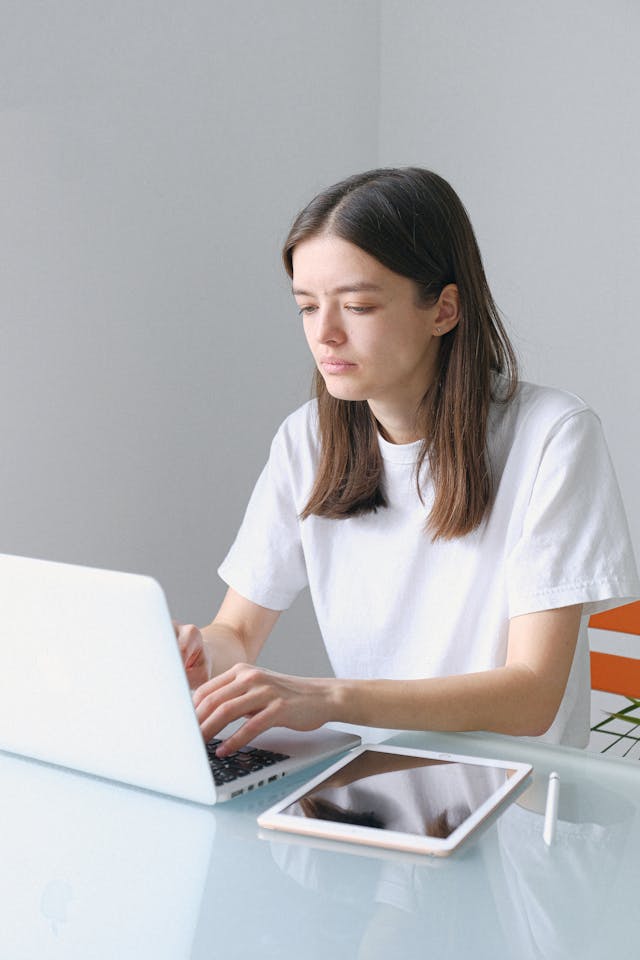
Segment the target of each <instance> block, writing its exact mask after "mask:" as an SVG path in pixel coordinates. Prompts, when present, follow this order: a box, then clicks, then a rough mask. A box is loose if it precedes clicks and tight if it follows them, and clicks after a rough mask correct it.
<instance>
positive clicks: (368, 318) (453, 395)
mask: <svg viewBox="0 0 640 960" xmlns="http://www.w3.org/2000/svg"><path fill="white" fill-rule="evenodd" d="M283 255H284V263H285V267H286V269H287V272H288V273H289V275H290V277H291V278H292V281H293V294H294V296H295V299H296V301H297V304H298V308H299V313H300V315H301V317H302V320H303V325H304V331H305V335H306V338H307V341H308V344H309V348H310V350H311V353H312V354H313V357H314V359H315V362H316V365H317V371H316V375H315V386H316V394H317V398H316V399H315V400H314V401H312V402H310V403H307V404H305V405H304V406H303V407H301V408H300V409H299V410H297V411H296V412H295V413H293V414H292V415H291V416H290V417H288V418H287V420H285V422H284V423H283V424H282V426H281V427H280V429H279V431H278V433H277V434H276V437H275V439H274V441H273V444H272V447H271V453H270V457H269V462H268V463H267V465H266V467H265V469H264V471H263V473H262V475H261V477H260V479H259V480H258V483H257V485H256V488H255V490H254V493H253V495H252V498H251V501H250V503H249V507H248V509H247V513H246V515H245V518H244V521H243V524H242V527H241V529H240V532H239V534H238V537H237V538H236V541H235V543H234V545H233V547H232V549H231V551H230V553H229V555H228V556H227V558H226V559H225V561H224V562H223V564H222V566H221V567H220V571H219V572H220V575H221V576H222V578H223V579H224V580H225V581H226V582H227V583H228V585H229V590H228V592H227V594H226V596H225V599H224V601H223V603H222V606H221V608H220V611H219V613H218V615H217V616H216V617H215V619H214V620H213V622H212V623H211V624H209V626H207V627H205V628H204V629H202V630H198V629H197V628H195V627H193V626H183V627H180V626H177V627H176V629H177V634H178V642H179V646H180V649H181V652H182V656H183V662H184V664H185V668H186V671H187V676H188V678H189V681H190V684H191V686H192V687H193V688H196V690H195V693H194V702H195V705H196V711H197V716H198V718H199V721H200V725H201V729H202V733H203V736H204V737H205V738H206V739H208V738H210V737H212V736H214V735H215V734H216V733H218V731H219V730H220V729H221V728H222V727H224V726H225V725H226V724H227V723H229V722H231V721H233V720H236V719H238V718H241V717H246V718H247V719H246V720H245V722H244V723H243V725H242V726H241V727H240V729H239V730H238V731H237V733H235V734H234V735H232V736H231V737H229V738H228V739H227V740H226V741H225V743H224V744H223V746H222V747H221V748H220V749H219V753H220V755H224V754H226V753H229V752H232V751H233V750H235V749H237V748H239V747H241V746H243V745H244V744H246V743H247V742H248V741H249V740H250V739H252V738H253V737H254V736H256V735H257V734H258V733H260V732H262V731H263V730H265V729H267V728H268V727H271V726H288V727H292V728H294V729H297V730H310V729H314V728H316V727H318V726H320V725H322V724H323V723H325V722H327V721H343V722H347V723H354V724H364V725H367V726H376V727H383V728H403V729H431V730H471V729H484V730H493V731H497V732H500V733H507V734H514V735H529V736H540V735H545V736H546V738H547V739H549V740H551V741H555V742H565V743H571V744H575V745H584V744H585V743H586V740H587V737H588V727H589V668H588V648H587V638H586V616H587V615H589V614H591V613H592V612H595V611H596V610H602V609H605V608H606V607H609V606H615V605H617V604H618V603H620V602H623V601H624V599H626V598H632V597H634V596H637V595H638V594H639V593H640V585H639V583H638V577H637V572H636V569H635V565H634V560H633V555H632V551H631V547H630V545H629V535H628V530H627V525H626V520H625V517H624V511H623V508H622V504H621V501H620V496H619V492H618V488H617V485H616V481H615V477H614V475H613V471H612V468H611V464H610V461H609V457H608V453H607V450H606V446H605V444H604V440H603V437H602V432H601V429H600V424H599V421H598V419H597V418H596V416H595V415H594V414H593V413H592V411H590V410H589V409H588V407H587V406H586V405H585V404H584V403H583V401H582V400H580V399H579V398H577V397H574V396H572V395H570V394H566V393H563V392H561V391H557V390H552V389H548V388H542V387H536V386H533V385H531V384H526V383H518V381H517V377H516V363H515V358H514V354H513V351H512V348H511V346H510V344H509V342H508V339H507V337H506V334H505V331H504V328H503V326H502V324H501V322H500V319H499V316H498V312H497V309H496V307H495V304H494V302H493V300H492V297H491V293H490V291H489V288H488V285H487V281H486V278H485V275H484V271H483V267H482V262H481V258H480V254H479V251H478V247H477V244H476V241H475V237H474V234H473V230H472V228H471V224H470V223H469V219H468V217H467V214H466V211H465V209H464V207H463V206H462V204H461V202H460V200H459V199H458V197H457V195H456V194H455V193H454V191H453V190H452V188H451V187H450V186H449V184H447V183H446V182H445V181H444V180H443V179H442V178H440V177H439V176H437V175H435V174H433V173H430V172H429V171H426V170H422V169H417V168H406V169H391V170H374V171H370V172H368V173H364V174H361V175H357V176H354V177H351V178H349V179H347V180H345V181H343V182H341V183H339V184H336V185H335V186H333V187H331V188H329V189H328V190H326V191H324V192H323V193H321V194H319V195H318V196H317V197H316V198H315V199H314V200H312V202H311V203H310V204H309V205H308V206H307V207H306V208H305V209H304V210H303V211H302V212H301V213H300V214H299V215H298V217H297V218H296V220H295V222H294V224H293V226H292V228H291V231H290V233H289V236H288V238H287V241H286V244H285V247H284V252H283ZM307 585H308V586H309V588H310V590H311V596H312V599H313V603H314V608H315V611H316V615H317V618H318V623H319V626H320V629H321V632H322V634H323V638H324V641H325V645H326V647H327V651H328V654H329V658H330V660H331V663H332V666H333V668H334V671H335V674H336V677H335V678H331V679H316V678H313V679H310V678H300V677H293V676H286V675H282V674H276V673H273V672H270V671H267V670H263V669H259V668H257V667H255V666H252V664H253V663H254V662H255V659H256V657H257V656H258V654H259V652H260V650H261V648H262V645H263V643H264V642H265V640H266V639H267V637H268V635H269V633H270V631H271V630H272V628H273V626H274V624H275V623H276V621H277V619H278V617H279V615H280V612H281V611H282V610H284V609H286V608H287V607H288V606H289V605H290V604H291V602H292V601H293V599H294V598H295V596H296V595H297V594H298V593H299V592H300V590H302V589H303V588H304V587H305V586H307Z"/></svg>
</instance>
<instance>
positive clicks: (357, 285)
mask: <svg viewBox="0 0 640 960" xmlns="http://www.w3.org/2000/svg"><path fill="white" fill-rule="evenodd" d="M360 291H377V292H378V293H380V292H381V291H382V287H381V286H380V285H379V284H377V283H368V282H367V281H366V280H361V281H356V282H354V283H346V284H345V285H344V286H342V287H334V289H333V290H329V291H328V292H329V296H334V295H335V294H336V293H360ZM291 293H292V294H293V295H294V297H312V296H313V294H312V293H309V291H308V290H300V289H299V288H298V287H292V288H291Z"/></svg>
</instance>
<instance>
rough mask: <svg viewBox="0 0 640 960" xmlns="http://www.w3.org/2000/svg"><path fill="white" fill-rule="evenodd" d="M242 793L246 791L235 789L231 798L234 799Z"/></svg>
mask: <svg viewBox="0 0 640 960" xmlns="http://www.w3.org/2000/svg"><path fill="white" fill-rule="evenodd" d="M241 793H244V790H234V791H233V793H232V794H231V799H232V800H233V798H234V797H239V796H240V794H241Z"/></svg>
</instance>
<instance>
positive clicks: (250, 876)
mask: <svg viewBox="0 0 640 960" xmlns="http://www.w3.org/2000/svg"><path fill="white" fill-rule="evenodd" d="M394 742H397V743H404V744H407V745H411V746H418V747H424V748H428V749H439V750H443V751H449V752H458V753H467V754H479V755H485V756H494V757H497V758H505V759H514V760H516V759H519V760H525V761H528V762H530V763H533V765H534V777H533V780H532V784H531V786H530V788H529V789H528V790H527V791H526V792H525V793H523V794H522V795H521V796H520V797H519V798H518V801H517V802H516V803H514V804H511V805H510V806H509V807H507V808H506V809H505V810H504V811H503V812H502V813H501V814H500V815H499V816H494V817H493V818H492V819H491V820H490V821H489V822H488V824H487V825H486V826H485V827H484V828H483V829H482V830H481V832H480V834H479V835H477V836H476V837H474V838H472V839H471V840H470V841H468V842H467V844H466V845H465V846H464V847H463V848H461V850H460V851H458V852H457V853H455V854H454V855H452V856H451V857H449V858H446V859H438V858H432V857H422V858H420V857H416V856H413V857H411V856H407V855H404V854H400V853H398V854H396V853H391V852H385V853H383V852H376V851H374V850H373V849H368V848H355V847H350V846H347V845H340V844H325V845H324V846H314V845H313V844H312V843H310V842H309V841H307V840H306V839H303V838H301V837H294V836H293V835H292V836H289V835H287V834H275V833H274V834H271V833H270V832H266V833H264V834H262V835H259V831H258V826H257V824H256V816H257V814H258V813H259V812H260V811H261V810H263V809H265V808H266V807H268V806H270V805H271V804H273V803H274V802H275V801H276V800H277V799H278V798H279V797H280V796H283V795H285V794H286V793H288V792H289V791H290V790H291V789H293V787H295V786H296V785H298V784H300V783H302V782H304V780H305V779H307V778H308V777H309V776H310V775H311V774H312V773H315V772H317V769H318V768H314V770H311V771H308V772H307V773H305V774H299V775H296V776H295V777H290V778H286V779H285V780H284V781H281V782H280V783H276V784H273V785H272V786H271V787H266V788H264V789H263V790H260V791H257V792H255V793H252V794H250V795H248V796H247V797H244V798H239V799H237V800H235V801H233V802H230V803H226V804H221V805H219V806H217V807H214V808H205V807H201V806H197V805H195V804H190V803H187V802H182V801H177V800H172V799H170V798H167V797H163V796H160V795H156V794H152V793H149V792H146V791H142V790H137V789H134V788H128V787H123V786H120V785H117V784H113V783H109V782H107V781H103V780H99V779H97V778H94V777H90V776H86V775H83V774H77V773H72V772H69V771H65V770H62V769H59V768H54V767H50V766H48V765H46V764H42V763H38V762H36V761H29V760H25V759H21V758H17V757H12V756H10V755H8V754H0V788H1V789H0V798H1V801H0V802H1V803H2V817H1V818H0V903H1V904H2V922H1V923H0V957H3V958H4V957H7V958H11V960H23V958H24V960H34V958H36V957H37V958H38V960H48V958H58V957H59V958H64V960H75V958H81V957H82V960H86V958H87V957H91V960H102V958H104V960H115V958H117V960H127V958H135V960H146V958H147V957H149V958H153V960H164V958H166V960H183V958H184V960H197V958H202V960H204V958H207V960H211V958H212V957H214V956H215V957H221V958H223V957H224V958H233V957H237V958H242V960H246V958H248V957H253V956H255V957H261V958H274V960H275V958H278V960H287V958H293V957H295V958H301V960H316V958H317V960H329V958H331V960H341V958H344V960H354V958H357V960H365V958H366V960H375V958H383V957H384V958H385V960H388V958H389V957H390V956H392V957H402V958H403V960H410V958H413V957H416V958H418V957H420V958H423V957H426V956H433V957H438V958H444V957H446V958H447V960H455V958H456V957H458V956H459V957H462V956H464V957H465V960H468V958H469V957H473V958H474V960H475V958H484V957H486V958H491V960H496V958H503V957H504V958H507V957H508V958H514V960H528V958H534V957H535V958H537V957H543V958H545V960H550V958H555V957H558V958H562V960H566V958H567V957H578V956H579V957H580V958H581V960H587V958H594V960H596V958H597V960H600V958H602V957H603V956H612V957H613V956H616V955H617V954H618V953H619V954H620V955H621V956H622V955H624V956H629V955H635V954H636V953H637V951H638V950H639V949H640V910H638V901H637V893H638V889H639V886H638V879H639V876H640V817H639V814H640V767H639V766H638V765H637V764H635V763H633V762H628V761H622V760H615V759H608V758H604V757H600V756H597V755H592V754H586V753H583V752H581V751H576V750H571V749H568V748H556V747H549V746H546V745H542V744H537V743H528V742H524V741H517V740H512V739H509V738H503V737H496V736H488V735H486V736H485V735H477V734H458V735H442V734H409V733H407V734H400V735H398V736H397V737H394ZM554 769H555V770H557V771H558V772H559V774H560V778H561V784H562V786H561V793H560V806H559V823H558V828H557V834H556V840H555V843H554V844H553V846H552V847H550V848H549V847H547V846H546V845H545V843H544V842H543V839H542V827H543V814H544V801H545V795H546V787H547V779H548V775H549V772H550V771H551V770H554ZM629 951H631V953H629Z"/></svg>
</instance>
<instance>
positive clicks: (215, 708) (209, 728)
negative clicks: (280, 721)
mask: <svg viewBox="0 0 640 960" xmlns="http://www.w3.org/2000/svg"><path fill="white" fill-rule="evenodd" d="M234 694H235V696H234ZM268 702H269V701H268V699H266V698H265V694H264V692H263V691H256V690H249V691H242V690H235V691H231V690H230V691H229V693H228V694H226V695H225V697H224V698H223V699H221V698H220V696H219V695H212V697H211V698H209V699H207V700H204V701H203V702H202V704H201V705H200V707H199V708H198V710H196V717H197V719H198V723H199V724H200V729H201V731H202V734H203V736H204V737H205V739H208V740H210V739H211V737H214V736H215V735H216V734H217V733H219V732H220V730H222V729H223V727H226V726H227V724H229V723H233V722H234V721H235V720H239V719H240V718H241V717H247V716H249V715H252V714H254V713H257V712H258V711H260V710H264V708H265V707H266V706H267V704H268Z"/></svg>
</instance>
